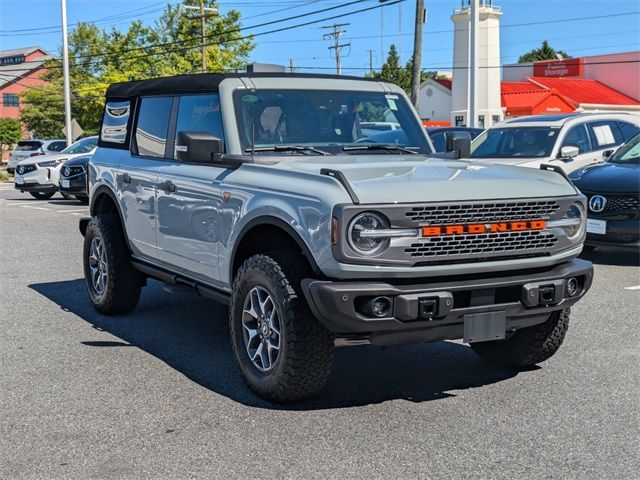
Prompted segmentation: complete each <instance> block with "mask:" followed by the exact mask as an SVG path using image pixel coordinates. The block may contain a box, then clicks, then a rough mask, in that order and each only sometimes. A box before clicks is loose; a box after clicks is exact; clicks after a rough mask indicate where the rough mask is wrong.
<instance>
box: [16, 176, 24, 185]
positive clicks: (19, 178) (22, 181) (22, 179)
mask: <svg viewBox="0 0 640 480" xmlns="http://www.w3.org/2000/svg"><path fill="white" fill-rule="evenodd" d="M15 182H16V185H22V184H24V178H22V177H16V179H15Z"/></svg>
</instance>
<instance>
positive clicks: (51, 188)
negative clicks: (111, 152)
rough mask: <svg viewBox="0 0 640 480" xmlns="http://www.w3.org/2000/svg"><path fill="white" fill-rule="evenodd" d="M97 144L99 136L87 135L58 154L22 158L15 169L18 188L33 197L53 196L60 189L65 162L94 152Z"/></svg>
mask: <svg viewBox="0 0 640 480" xmlns="http://www.w3.org/2000/svg"><path fill="white" fill-rule="evenodd" d="M97 146H98V137H87V138H83V139H82V140H78V141H77V142H75V143H74V144H72V145H70V146H69V147H67V148H65V149H64V150H62V151H61V152H60V153H58V154H56V155H45V156H43V157H40V156H39V157H30V158H27V159H26V160H22V161H21V162H20V163H18V166H17V167H16V171H15V179H14V180H15V188H16V190H19V191H20V192H29V193H30V194H31V196H32V197H34V198H37V199H40V200H46V199H48V198H51V197H53V195H54V194H55V193H56V191H58V183H59V180H60V170H61V169H62V165H63V164H64V162H66V161H67V160H70V159H72V158H75V157H79V156H80V155H86V154H90V153H93V152H94V151H95V149H96V148H97ZM63 196H64V195H63Z"/></svg>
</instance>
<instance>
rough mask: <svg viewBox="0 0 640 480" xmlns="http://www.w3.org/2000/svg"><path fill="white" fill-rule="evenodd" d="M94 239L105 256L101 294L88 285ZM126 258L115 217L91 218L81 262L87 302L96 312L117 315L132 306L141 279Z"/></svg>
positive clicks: (123, 240)
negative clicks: (103, 281)
mask: <svg viewBox="0 0 640 480" xmlns="http://www.w3.org/2000/svg"><path fill="white" fill-rule="evenodd" d="M96 237H98V238H99V239H100V240H101V242H102V245H103V248H104V250H105V253H106V271H107V280H106V282H105V288H104V291H103V292H102V293H101V294H97V293H96V291H95V290H94V288H93V286H92V281H91V276H90V269H89V256H90V248H91V242H92V241H93V239H94V238H96ZM130 258H131V255H130V253H129V248H128V246H127V243H126V239H125V237H124V233H123V231H122V226H121V224H120V219H119V218H118V216H117V215H114V214H104V215H96V216H94V217H92V218H91V221H90V222H89V225H87V231H86V233H85V236H84V249H83V254H82V262H83V266H84V278H85V283H86V286H87V292H88V294H89V299H90V300H91V303H92V304H93V306H94V307H95V309H96V310H97V311H98V312H100V313H103V314H105V315H118V314H123V313H127V312H130V311H131V310H133V309H134V308H135V307H136V305H137V303H138V298H139V297H140V290H141V288H142V286H143V283H144V278H143V277H142V275H141V274H140V273H139V272H138V271H136V270H135V269H134V268H133V267H132V266H131V263H130Z"/></svg>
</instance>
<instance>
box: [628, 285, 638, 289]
mask: <svg viewBox="0 0 640 480" xmlns="http://www.w3.org/2000/svg"><path fill="white" fill-rule="evenodd" d="M624 289H625V290H640V285H634V286H633V287H624Z"/></svg>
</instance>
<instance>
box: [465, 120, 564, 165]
mask: <svg viewBox="0 0 640 480" xmlns="http://www.w3.org/2000/svg"><path fill="white" fill-rule="evenodd" d="M558 131H559V130H558V129H555V128H549V127H510V128H490V129H489V130H486V131H485V132H483V133H482V134H481V135H479V136H478V137H477V138H476V139H475V140H474V141H473V143H472V144H471V158H519V157H528V158H540V157H549V156H551V152H552V151H553V145H554V144H555V142H556V138H557V137H558Z"/></svg>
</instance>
